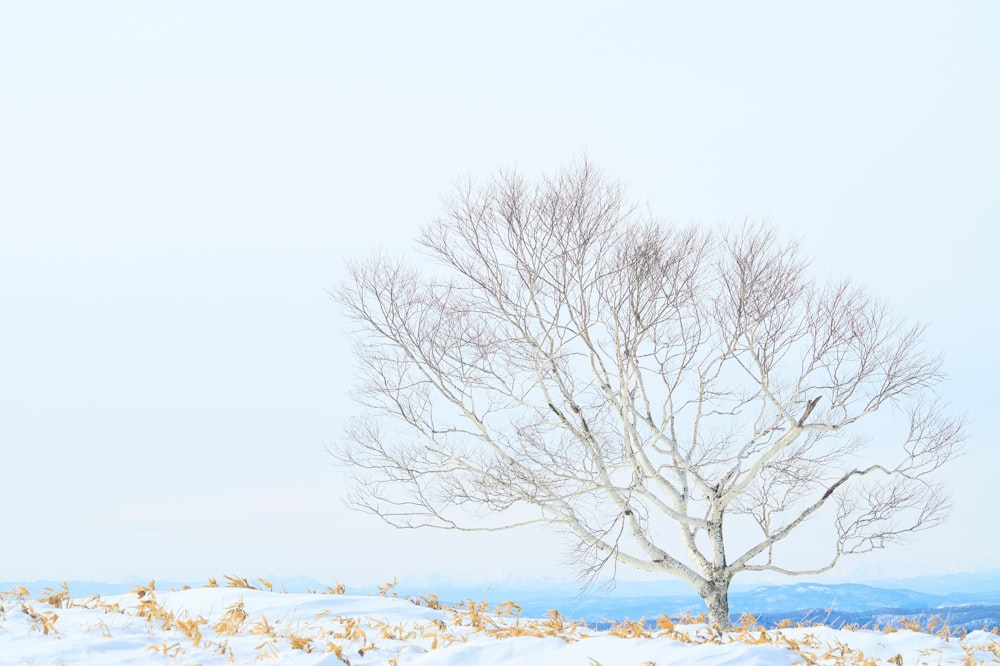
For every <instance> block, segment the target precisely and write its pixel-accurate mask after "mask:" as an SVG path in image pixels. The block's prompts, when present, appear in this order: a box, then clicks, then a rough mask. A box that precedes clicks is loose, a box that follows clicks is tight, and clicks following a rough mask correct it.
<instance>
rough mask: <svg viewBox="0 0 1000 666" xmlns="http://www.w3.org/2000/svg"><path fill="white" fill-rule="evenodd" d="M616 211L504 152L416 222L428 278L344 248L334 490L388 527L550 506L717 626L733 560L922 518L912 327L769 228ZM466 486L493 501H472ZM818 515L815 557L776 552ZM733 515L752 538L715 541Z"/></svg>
mask: <svg viewBox="0 0 1000 666" xmlns="http://www.w3.org/2000/svg"><path fill="white" fill-rule="evenodd" d="M632 217H633V216H632V212H631V209H630V208H629V207H628V206H627V205H626V204H625V201H624V197H623V194H622V192H621V190H620V188H619V187H617V186H615V185H613V184H609V183H607V182H606V181H604V180H603V179H602V178H601V177H600V175H599V174H597V173H596V171H595V170H594V169H593V168H592V167H591V166H590V165H588V164H584V165H581V166H580V167H578V168H576V169H573V170H569V171H567V172H565V173H563V174H560V175H559V176H557V177H556V178H553V179H551V180H547V181H545V182H543V183H541V184H539V185H537V186H529V185H528V184H526V183H525V182H523V181H522V180H520V179H519V178H518V177H517V176H516V175H514V174H505V175H503V176H502V177H500V178H498V179H496V180H495V181H494V182H492V183H490V184H488V185H487V186H485V187H483V188H475V187H473V186H471V185H466V186H464V187H461V188H459V190H458V191H457V193H456V195H455V197H454V199H453V200H452V202H451V205H450V207H449V210H448V214H447V215H446V216H445V217H444V218H442V219H441V220H438V221H436V222H434V223H433V224H431V225H429V226H428V227H426V228H425V229H424V230H423V233H422V235H421V237H420V245H421V247H422V248H423V250H424V251H425V252H426V253H427V254H428V255H429V256H430V257H431V258H432V259H433V260H435V261H436V262H437V263H438V264H439V265H440V266H441V267H442V268H443V269H444V271H445V272H447V273H450V276H451V277H450V278H449V279H447V280H442V279H437V278H431V277H423V276H421V274H420V273H419V272H417V271H415V270H413V269H410V268H407V267H405V266H404V265H402V264H401V263H399V262H394V261H390V260H388V259H386V258H385V257H382V256H378V255H377V256H375V257H373V258H371V259H369V260H366V261H363V262H357V263H354V264H352V265H351V277H350V279H349V280H348V281H347V282H346V283H345V284H344V285H343V286H342V288H341V289H340V291H339V292H338V293H337V294H336V296H337V298H338V300H339V301H340V302H341V303H342V304H343V305H344V306H345V308H346V310H347V313H348V315H349V316H350V317H351V318H352V319H353V320H354V321H355V322H356V324H357V325H358V329H357V340H358V358H359V359H360V361H361V363H362V370H363V380H362V382H361V384H360V386H359V387H358V391H357V393H356V396H357V399H358V401H359V402H360V403H361V404H362V405H363V406H364V407H365V408H366V414H365V416H363V417H362V418H360V419H359V420H357V421H356V422H355V423H354V424H352V425H351V426H350V427H349V429H348V431H347V436H346V437H345V439H344V441H343V442H342V445H341V446H340V447H339V448H338V449H337V451H336V453H337V455H338V456H339V457H340V458H341V459H342V460H343V461H344V462H345V463H347V464H350V465H351V466H352V467H353V468H354V469H355V470H356V471H357V472H358V476H357V484H356V486H355V494H354V496H353V501H354V503H355V504H356V505H357V506H359V507H361V508H363V509H366V510H368V511H371V512H373V513H375V514H377V515H379V516H381V517H382V518H383V519H385V520H386V521H388V522H390V523H392V524H394V525H397V526H400V527H417V526H436V527H442V528H449V529H471V528H477V529H496V528H503V527H507V526H509V525H510V524H525V523H527V522H532V521H541V522H545V523H549V524H554V525H557V526H559V527H561V528H562V529H564V530H565V531H566V533H567V535H568V536H569V538H571V539H573V540H575V542H576V543H577V544H578V546H579V548H578V551H577V554H578V558H577V561H578V564H580V565H581V567H582V568H583V570H584V571H585V572H586V573H588V574H589V575H597V574H598V573H599V572H600V570H601V569H602V567H604V566H605V565H606V564H607V563H609V562H612V561H617V562H620V563H623V564H625V565H628V566H632V567H636V568H638V569H643V570H646V571H655V572H662V573H664V574H670V575H674V576H678V577H680V578H682V579H684V580H686V581H688V582H689V583H691V584H692V585H693V586H694V587H695V589H697V590H698V591H699V593H701V594H702V596H703V597H705V599H706V603H707V604H708V606H709V610H710V615H711V617H712V620H713V621H715V622H717V623H719V624H720V625H722V626H728V622H729V620H728V602H727V601H726V599H728V596H727V590H728V586H729V583H730V582H731V580H732V578H733V576H734V575H736V574H737V573H739V572H740V571H765V570H766V571H776V572H782V573H807V572H816V571H822V570H825V569H828V568H830V567H832V566H834V565H835V564H836V563H837V562H838V561H839V559H840V558H841V557H842V556H844V555H847V554H852V553H859V552H867V551H869V550H872V549H875V548H881V547H883V546H885V545H886V544H888V543H891V542H893V541H896V540H899V539H900V538H902V537H904V536H906V535H907V534H908V533H911V532H913V531H916V530H920V529H924V528H927V527H930V526H932V525H934V524H937V523H938V522H940V521H941V520H942V519H943V517H944V515H945V510H946V506H947V503H946V501H945V498H944V496H943V494H942V492H941V489H940V488H939V487H938V486H937V485H936V484H935V482H934V481H933V473H934V472H935V471H936V470H937V469H939V468H940V467H941V465H943V464H944V463H945V462H947V461H948V460H949V459H950V458H951V457H953V456H954V455H955V453H956V447H957V445H958V443H959V442H960V441H961V439H962V427H961V424H960V423H959V422H958V421H956V420H955V419H952V418H950V417H948V416H947V415H946V414H945V412H944V410H943V409H942V408H941V407H940V406H939V405H935V404H925V403H924V402H921V400H922V399H923V398H925V397H926V396H928V395H931V392H932V390H933V389H934V387H935V385H936V384H937V383H938V382H939V381H940V378H941V375H940V371H939V366H940V359H939V358H938V357H935V356H929V355H927V354H926V353H925V352H923V351H922V347H921V343H922V332H923V331H922V328H921V327H919V326H905V325H903V324H902V323H901V322H899V321H898V320H896V319H894V318H893V317H892V315H891V314H890V313H889V311H888V309H887V308H886V307H885V306H884V304H882V303H881V302H879V301H877V300H875V299H874V298H872V297H870V296H869V295H867V294H866V293H865V292H863V291H862V290H859V289H857V288H854V287H852V286H851V285H849V284H847V283H842V284H835V285H832V286H823V285H817V284H815V283H813V282H810V281H809V280H808V279H806V277H805V264H804V262H802V261H801V260H800V259H799V257H798V255H797V253H796V250H795V247H794V246H792V245H788V244H783V243H781V242H780V241H779V240H778V239H777V238H776V237H775V236H774V234H773V233H772V232H771V231H769V230H768V229H767V228H766V227H763V226H760V225H746V226H744V227H743V228H741V229H739V230H737V231H734V232H731V233H728V234H722V235H721V236H719V235H713V234H707V233H704V232H701V231H698V230H696V229H681V230H678V229H665V228H663V227H662V226H659V225H656V224H652V223H638V222H635V221H633V219H632ZM886 404H894V405H897V406H901V407H903V408H904V409H906V410H909V411H908V412H907V414H908V422H907V423H904V431H905V432H904V434H903V436H902V437H901V445H900V447H899V448H898V451H897V454H896V455H895V458H893V459H887V460H883V461H880V462H878V463H876V464H865V465H862V466H855V465H854V463H852V461H853V460H855V458H854V457H853V456H852V454H854V453H857V452H859V451H860V450H861V449H862V444H861V443H860V442H861V440H860V439H858V438H852V439H847V438H846V437H845V435H846V433H847V432H848V431H849V432H853V433H856V434H858V435H862V434H864V431H862V430H860V428H861V426H862V425H863V423H861V421H862V419H865V418H866V417H868V416H870V415H871V414H873V413H875V412H877V411H878V410H880V409H881V408H882V407H883V406H885V405H886ZM383 428H392V429H390V430H383ZM477 507H479V508H481V509H483V508H484V509H486V510H488V512H489V515H491V516H493V519H494V522H488V523H487V524H485V525H484V524H483V523H482V522H481V515H480V517H479V519H477V520H469V518H470V515H471V513H470V512H471V511H472V510H475V509H476V508H477ZM532 512H533V513H532ZM526 515H527V516H529V517H525V516H526ZM510 516H514V518H512V519H511V520H510V521H508V520H507V518H508V517H510ZM727 517H728V518H729V521H727V520H726V519H727ZM821 517H824V519H826V520H828V522H829V525H830V530H831V533H832V535H833V540H832V542H831V543H832V547H831V550H830V552H829V554H828V557H827V558H826V560H825V561H824V562H822V563H820V564H819V565H808V566H805V567H800V566H799V565H798V564H797V563H794V562H792V563H783V562H779V561H776V560H775V558H776V552H775V550H776V546H778V545H779V544H780V543H781V542H782V541H784V540H785V539H786V538H788V537H789V535H791V534H792V533H793V532H794V530H795V529H796V528H797V527H799V526H800V525H802V524H803V523H805V522H806V521H808V520H817V519H819V518H821ZM733 520H742V521H743V522H745V523H746V522H748V523H750V524H753V525H756V529H757V531H758V537H757V540H756V542H755V543H753V545H751V546H750V547H749V548H746V549H744V550H743V551H742V552H740V553H739V554H738V555H737V556H736V557H734V558H728V557H727V552H726V547H727V544H729V543H730V538H729V537H728V536H727V535H728V534H729V529H730V528H729V525H730V524H731V522H732V521H733ZM664 524H673V525H675V526H676V528H677V530H678V535H679V543H680V544H681V547H680V549H679V550H676V549H674V548H672V547H671V548H668V547H666V546H665V545H663V544H662V543H661V542H662V539H661V538H660V537H659V536H658V535H659V534H660V531H659V528H660V526H662V525H664Z"/></svg>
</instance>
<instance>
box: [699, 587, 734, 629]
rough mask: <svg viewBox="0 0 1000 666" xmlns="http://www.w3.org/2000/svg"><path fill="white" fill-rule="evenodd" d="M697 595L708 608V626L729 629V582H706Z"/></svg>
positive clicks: (730, 624)
mask: <svg viewBox="0 0 1000 666" xmlns="http://www.w3.org/2000/svg"><path fill="white" fill-rule="evenodd" d="M698 593H699V594H700V595H701V598H702V599H704V600H705V605H706V606H708V624H709V625H711V626H715V627H719V628H720V629H723V630H726V629H729V628H730V627H731V626H732V623H731V622H730V621H729V581H728V580H715V581H707V582H706V583H705V585H704V586H702V588H701V589H700V590H698Z"/></svg>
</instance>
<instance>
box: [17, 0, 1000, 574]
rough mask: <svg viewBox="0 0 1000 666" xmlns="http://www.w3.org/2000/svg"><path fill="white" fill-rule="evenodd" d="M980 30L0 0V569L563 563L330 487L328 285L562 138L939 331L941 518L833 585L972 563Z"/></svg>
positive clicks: (574, 8)
mask: <svg viewBox="0 0 1000 666" xmlns="http://www.w3.org/2000/svg"><path fill="white" fill-rule="evenodd" d="M998 31H1000V5H998V4H997V3H994V2H986V1H983V2H952V3H938V2H934V3H932V2H883V3H867V2H854V3H851V2H848V3H802V2H787V3H775V2H764V3H737V2H732V3H680V2H675V3H668V2H645V3H644V2H635V3H612V2H607V3H593V2H580V1H573V2H569V1H566V2H544V3H543V2H508V1H505V2H475V3H473V2H457V1H456V2H449V3H444V2H398V3H389V2H352V3H348V2H336V3H334V2H296V3H287V2H176V1H171V2H116V3H111V2H86V3H82V2H64V3H60V2H30V3H29V2H22V3H6V4H4V6H3V7H2V8H0V497H2V498H3V511H2V514H0V515H2V517H0V579H18V578H90V579H104V580H118V579H120V578H122V577H123V576H129V575H139V576H149V577H159V578H172V579H184V578H187V579H194V580H200V579H204V578H207V577H208V576H219V575H221V574H224V573H233V574H238V575H243V576H257V575H272V574H278V575H286V576H292V575H299V574H302V575H309V576H313V577H315V578H319V579H323V580H333V579H339V580H344V581H373V580H385V579H388V578H391V577H392V576H393V575H396V576H401V577H406V576H422V575H432V574H448V575H460V576H468V577H471V578H474V579H487V578H503V577H506V576H528V577H531V576H556V577H562V578H571V577H572V576H573V572H572V571H569V570H567V569H566V568H565V567H564V566H563V564H562V562H561V559H560V558H561V556H562V546H561V545H560V542H559V541H558V539H557V538H555V537H552V536H549V535H545V534H543V533H540V532H510V533H504V534H501V535H495V536H490V537H488V538H487V537H483V538H479V537H471V538H470V537H468V536H466V535H452V534H444V533H441V532H432V533H426V532H398V531H393V530H391V529H390V528H388V527H385V526H383V525H381V524H380V523H378V522H377V521H376V519H374V518H371V517H369V516H366V515H362V514H356V513H354V512H351V511H349V510H348V509H346V508H345V507H344V505H343V504H342V502H341V496H342V494H343V492H344V486H343V483H344V479H343V475H342V472H341V471H339V470H338V469H336V468H335V467H333V466H332V460H331V459H330V457H329V456H328V455H327V453H326V452H325V448H324V447H325V446H326V445H327V444H329V443H331V442H333V441H334V440H336V439H337V437H338V436H339V435H340V432H341V425H342V422H343V420H344V418H345V416H346V415H347V414H349V413H351V412H352V411H353V409H354V408H353V406H352V405H351V403H350V399H349V396H348V391H349V389H350V386H351V373H352V358H351V347H350V341H349V339H348V337H347V335H346V332H345V331H346V328H347V324H346V323H345V322H344V320H343V319H342V318H341V316H340V313H339V312H338V309H337V306H335V305H334V304H333V303H332V302H331V301H330V300H329V298H328V296H327V290H328V289H330V288H332V287H333V286H334V285H336V284H337V282H338V281H339V280H341V279H342V277H343V274H344V268H343V262H344V259H345V258H346V257H351V256H355V255H357V254H359V253H365V252H367V251H369V250H371V249H373V248H374V247H376V246H377V245H378V244H380V243H381V244H386V245H390V246H393V247H399V248H406V247H408V246H409V243H408V239H410V238H411V237H412V236H413V234H414V233H415V231H416V229H417V228H418V226H419V225H421V224H423V223H425V222H427V221H428V220H430V219H431V218H432V217H434V216H435V215H436V214H438V213H439V212H440V210H441V207H440V202H441V195H442V194H443V193H444V192H446V191H447V190H448V188H449V187H450V185H451V184H452V183H453V182H454V181H455V179H456V178H458V177H461V176H466V175H472V176H476V177H480V178H486V177H489V176H490V175H491V174H492V173H494V172H495V171H496V170H497V169H498V168H502V167H508V166H515V167H517V168H518V169H520V170H521V171H523V172H524V173H525V174H526V175H527V176H529V177H535V176H538V175H541V174H544V173H547V172H551V171H553V170H555V169H558V168H560V167H561V166H564V165H566V164H568V163H569V162H571V161H573V160H574V159H577V158H580V157H581V156H584V155H586V156H587V157H588V158H589V159H590V160H591V161H593V162H594V163H595V164H596V165H598V166H599V167H601V168H602V169H603V170H604V171H605V172H606V173H607V174H608V175H610V176H612V177H615V178H618V179H620V180H621V181H622V182H623V183H624V184H625V185H626V186H627V187H628V188H629V192H630V195H631V196H632V197H633V198H634V200H636V201H637V202H639V203H640V204H641V205H642V206H643V207H646V206H648V209H649V210H650V211H651V212H652V213H653V214H654V215H656V216H657V217H660V218H662V219H663V220H665V221H666V222H676V223H685V224H686V223H689V222H698V223H703V224H715V223H716V222H720V221H722V222H733V221H739V220H742V219H744V218H745V217H752V218H767V219H769V220H770V221H771V222H772V223H773V224H775V225H777V226H778V227H779V228H780V229H781V230H783V232H785V233H788V234H791V235H795V236H797V237H799V238H800V239H801V241H802V246H803V249H804V253H805V254H806V255H807V256H810V257H812V258H813V269H814V271H815V272H816V274H817V275H819V276H821V277H825V276H840V275H844V274H849V275H852V276H853V277H854V278H855V279H857V280H858V281H860V282H863V283H866V284H868V285H870V286H871V288H872V290H873V291H874V292H876V293H878V294H880V295H882V296H884V297H886V298H887V299H889V300H890V301H891V302H892V303H893V305H894V306H895V307H896V309H897V311H898V312H899V313H901V314H903V315H904V316H906V317H908V318H911V319H915V320H921V321H926V322H928V323H929V325H930V329H929V340H930V342H931V344H932V346H933V347H934V348H937V349H941V350H943V351H944V352H945V354H946V358H947V361H946V370H947V372H948V374H949V375H950V377H951V380H950V381H949V382H948V384H947V385H946V386H945V387H944V395H945V397H946V398H947V399H948V400H949V401H950V402H952V403H953V404H954V405H956V408H957V409H958V410H959V411H960V412H962V413H967V414H968V417H969V419H970V434H971V438H970V440H969V441H968V443H967V446H968V449H969V454H968V455H966V456H965V457H964V458H962V459H960V460H959V461H957V462H956V463H954V464H953V465H952V467H951V469H950V472H949V474H948V480H949V483H950V486H951V488H952V489H953V492H954V514H953V518H952V520H951V521H950V522H949V524H947V525H946V526H944V527H941V528H939V529H937V530H936V531H933V532H929V533H926V534H924V535H923V536H921V537H920V538H918V539H917V540H915V541H914V542H913V543H912V544H911V545H909V546H905V547H899V548H895V549H894V550H892V551H890V552H888V553H886V554H885V555H881V554H879V555H876V556H873V557H869V558H867V559H856V560H850V561H848V562H847V563H846V564H845V565H844V567H843V568H842V569H841V571H840V572H839V573H838V576H840V577H841V578H843V579H849V580H864V579H871V578H879V577H885V576H894V575H899V576H903V575H914V574H919V573H940V572H946V571H966V570H980V569H986V568H992V567H995V566H996V555H997V553H998V550H1000V536H998V532H997V530H996V529H995V521H996V515H997V510H998V508H1000V499H998V498H997V494H996V477H997V470H998V468H1000V447H998V446H997V436H996V433H997V432H998V431H1000V419H998V417H997V415H996V414H997V406H996V395H997V391H996V385H997V377H998V376H1000V364H998V362H997V360H996V359H997V352H996V343H995V338H996V335H997V331H998V330H1000V329H998V316H997V315H998V312H997V310H998V307H997V297H996V287H997V284H998V280H997V277H996V275H997V273H996V264H997V257H996V255H997V251H998V250H1000V233H998V231H997V226H998V223H1000V187H998V183H1000V129H998V128H1000V123H998V121H997V119H998V118H1000V34H998ZM737 581H738V582H739V579H737Z"/></svg>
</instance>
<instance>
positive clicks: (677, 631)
mask: <svg viewBox="0 0 1000 666" xmlns="http://www.w3.org/2000/svg"><path fill="white" fill-rule="evenodd" d="M244 583H246V584H249V585H251V586H252V587H229V586H226V587H203V588H193V589H186V590H179V591H169V592H166V591H161V590H157V589H155V587H154V586H152V585H148V586H145V587H141V588H137V589H136V590H135V591H134V592H132V593H129V594H124V595H118V596H107V597H101V596H97V595H93V596H91V597H87V598H74V597H72V595H71V591H69V590H66V589H55V590H53V589H49V590H46V591H45V593H44V594H42V595H34V596H32V595H31V594H29V593H28V592H27V590H24V589H23V588H22V589H14V590H10V591H7V592H3V593H0V664H3V665H8V664H10V665H13V664H18V665H21V664H54V665H55V664H67V665H70V664H108V665H125V664H157V663H164V664H202V665H203V666H209V665H211V664H228V663H236V664H250V663H255V662H261V663H269V662H270V663H281V664H341V663H345V664H352V665H360V664H397V665H403V664H446V665H455V666H459V665H461V666H468V665H470V664H525V665H528V664H531V665H536V664H584V665H590V664H604V665H607V666H611V665H619V664H636V665H639V664H650V663H652V664H661V665H662V664H750V665H752V664H761V665H764V664H768V665H770V664H802V663H821V664H841V663H862V664H869V663H874V664H907V665H911V664H948V663H953V664H967V663H973V664H978V663H1000V636H997V635H994V634H992V633H987V632H984V631H975V632H971V633H969V634H967V635H964V636H961V637H960V636H952V635H948V634H947V633H946V632H944V631H941V632H939V633H938V635H932V634H928V633H925V632H916V631H910V630H898V631H892V632H890V633H884V632H879V631H851V630H834V629H830V628H827V627H822V626H815V627H788V628H784V629H772V630H769V631H763V630H761V629H759V628H755V627H753V625H752V623H751V622H748V624H747V626H746V627H742V628H740V629H737V630H734V631H731V632H728V633H724V634H720V633H719V632H717V631H714V630H712V629H711V628H709V627H707V626H705V625H704V624H698V623H691V624H681V623H679V622H677V623H675V622H672V621H670V620H669V619H667V618H660V621H659V623H658V626H657V627H655V628H653V629H648V628H646V626H645V625H643V624H641V623H638V622H636V623H628V622H623V623H619V624H617V625H615V626H613V627H612V628H611V629H610V630H606V631H598V630H595V629H590V628H587V627H585V626H582V625H580V624H577V623H574V622H571V621H569V620H567V619H565V618H563V617H561V616H559V615H558V614H556V613H552V614H550V615H548V616H546V617H542V618H523V617H520V616H519V609H518V608H517V607H516V606H515V605H514V604H512V603H508V604H499V605H494V606H487V605H486V604H485V603H477V602H472V601H469V602H465V603H464V604H459V605H455V606H442V605H441V604H439V603H438V601H437V599H436V598H435V597H433V596H432V595H428V596H424V597H412V598H406V599H404V598H396V597H392V596H389V595H391V592H389V591H388V590H385V591H384V592H386V593H387V596H379V595H372V596H355V595H344V594H338V593H337V592H338V590H330V589H328V590H327V592H326V593H281V592H277V591H270V590H268V589H267V587H266V584H265V583H263V582H256V581H254V582H248V581H245V580H243V579H230V580H229V581H226V580H223V581H222V584H223V585H227V584H229V585H232V584H236V585H243V584H244ZM254 588H257V589H254ZM675 619H676V618H675Z"/></svg>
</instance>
